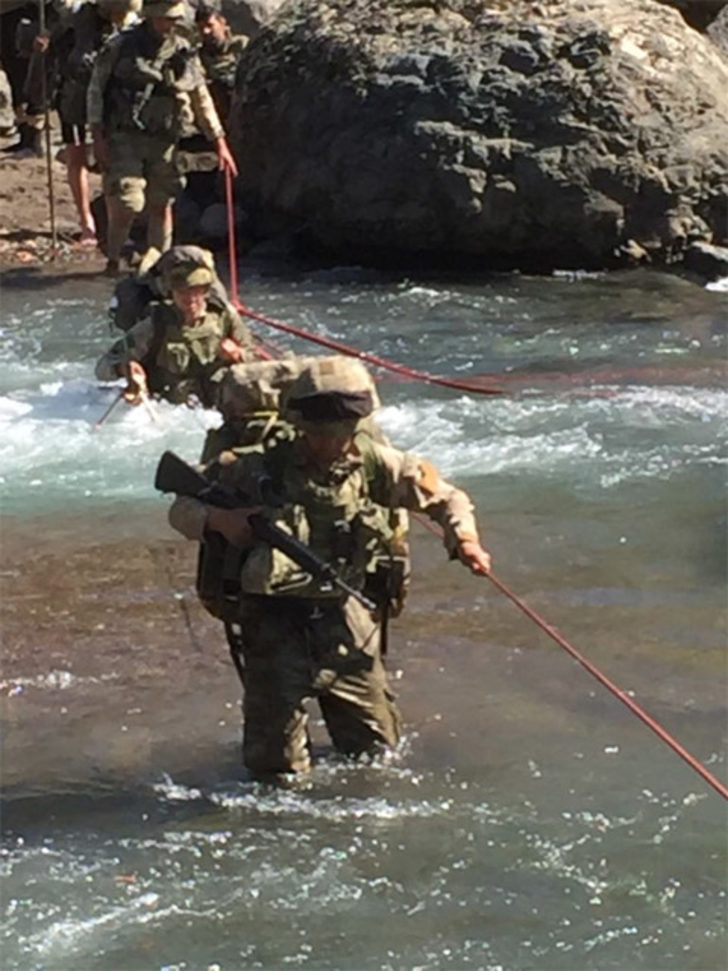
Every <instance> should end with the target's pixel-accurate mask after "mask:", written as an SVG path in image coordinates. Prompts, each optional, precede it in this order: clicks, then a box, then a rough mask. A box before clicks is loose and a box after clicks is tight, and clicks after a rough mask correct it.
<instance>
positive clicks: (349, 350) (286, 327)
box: [225, 167, 505, 395]
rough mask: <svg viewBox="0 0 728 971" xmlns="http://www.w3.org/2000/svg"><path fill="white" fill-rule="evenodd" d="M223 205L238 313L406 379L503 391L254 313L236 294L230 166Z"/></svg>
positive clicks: (479, 391)
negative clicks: (390, 358) (412, 365)
mask: <svg viewBox="0 0 728 971" xmlns="http://www.w3.org/2000/svg"><path fill="white" fill-rule="evenodd" d="M225 204H226V207H227V226H228V263H229V268H230V293H231V296H232V304H233V306H234V307H235V309H236V310H237V311H238V312H239V313H241V314H244V315H245V316H246V317H250V318H251V319H252V320H258V321H260V322H261V323H262V324H266V326H268V327H273V328H275V329H276V330H281V331H283V332H284V333H286V334H293V335H294V336H295V337H300V338H302V339H303V340H306V341H312V342H313V343H314V344H320V345H321V346H322V347H327V348H328V349H329V350H332V351H336V352H337V353H339V354H345V355H347V357H358V358H359V359H360V360H362V361H367V362H368V363H369V364H373V365H374V366H375V367H380V368H384V369H385V370H386V371H393V372H394V373H395V374H401V375H404V376H405V377H407V378H414V379H416V380H418V381H425V382H426V383H427V384H437V385H440V386H441V387H443V388H455V389H456V390H457V391H469V392H471V393H472V394H488V395H494V394H505V391H503V390H502V389H501V388H497V387H495V386H494V385H482V384H475V383H473V382H471V381H460V380H458V379H457V378H444V377H440V376H438V375H435V374H427V373H426V372H425V371H415V370H414V369H413V368H408V367H405V365H404V364H397V363H396V362H394V361H388V360H386V359H385V358H383V357H378V356H377V355H376V354H368V353H367V352H366V351H359V350H357V349H356V348H354V347H349V346H348V345H347V344H342V343H341V342H340V341H335V340H332V339H331V338H328V337H318V336H317V335H316V334H311V333H309V332H308V331H307V330H303V329H302V328H300V327H294V326H293V325H292V324H285V323H283V321H281V320H274V319H273V318H272V317H266V315H265V314H260V313H257V312H256V311H255V310H249V309H248V307H246V306H245V304H244V303H243V302H242V301H241V300H240V297H239V295H238V260H237V254H236V250H235V210H234V203H233V177H232V173H231V171H230V169H229V168H227V167H226V168H225Z"/></svg>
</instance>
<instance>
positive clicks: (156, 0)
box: [142, 0, 190, 20]
mask: <svg viewBox="0 0 728 971" xmlns="http://www.w3.org/2000/svg"><path fill="white" fill-rule="evenodd" d="M189 16H190V7H189V5H188V3H187V0H144V6H143V7H142V17H167V18H168V19H169V20H188V19H189Z"/></svg>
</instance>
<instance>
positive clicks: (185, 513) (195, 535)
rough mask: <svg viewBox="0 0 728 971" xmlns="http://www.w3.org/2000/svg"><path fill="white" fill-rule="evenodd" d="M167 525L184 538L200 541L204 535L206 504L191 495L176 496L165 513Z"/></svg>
mask: <svg viewBox="0 0 728 971" xmlns="http://www.w3.org/2000/svg"><path fill="white" fill-rule="evenodd" d="M167 518H168V520H169V525H170V526H171V527H172V529H176V530H177V532H178V533H182V535H183V536H184V537H185V539H195V540H197V541H198V542H200V541H201V540H202V539H203V538H204V536H205V524H206V523H207V506H206V505H205V504H204V502H200V501H199V499H193V498H192V497H191V496H176V497H175V500H174V502H173V503H172V505H171V506H170V507H169V513H168V514H167Z"/></svg>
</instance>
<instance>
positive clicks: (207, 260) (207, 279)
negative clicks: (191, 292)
mask: <svg viewBox="0 0 728 971" xmlns="http://www.w3.org/2000/svg"><path fill="white" fill-rule="evenodd" d="M197 271H202V272H197ZM154 272H155V274H156V275H157V276H158V277H159V281H160V290H161V292H162V293H163V294H165V295H169V293H170V292H171V291H172V290H173V289H177V288H178V287H194V286H206V285H210V284H212V283H214V282H215V281H217V274H216V272H215V257H214V256H213V255H212V253H211V252H210V251H209V250H207V249H203V248H202V247H201V246H173V247H172V248H171V249H168V250H167V251H166V252H165V253H163V254H162V255H161V256H160V257H159V259H158V260H157V262H156V263H155V264H154Z"/></svg>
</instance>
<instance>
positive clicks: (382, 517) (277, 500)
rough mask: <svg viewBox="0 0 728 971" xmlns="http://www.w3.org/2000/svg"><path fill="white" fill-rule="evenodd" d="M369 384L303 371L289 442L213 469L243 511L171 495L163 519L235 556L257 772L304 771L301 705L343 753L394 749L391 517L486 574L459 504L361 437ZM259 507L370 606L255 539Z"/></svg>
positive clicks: (345, 363)
mask: <svg viewBox="0 0 728 971" xmlns="http://www.w3.org/2000/svg"><path fill="white" fill-rule="evenodd" d="M371 387H372V383H371V377H370V376H369V374H368V373H367V371H366V369H365V368H364V367H363V366H362V365H361V364H360V363H359V362H354V361H350V360H348V359H345V358H335V359H333V360H332V359H325V360H322V361H321V362H320V363H318V364H313V365H311V366H309V367H306V368H305V369H304V370H303V372H302V373H301V375H300V377H299V378H298V379H297V380H296V381H295V382H294V383H293V385H292V386H291V388H290V390H289V392H288V398H287V403H286V414H287V417H288V418H289V420H290V421H291V422H292V424H293V426H294V428H295V434H294V435H293V436H292V437H291V438H290V439H288V440H274V441H273V444H272V445H271V446H270V447H268V448H267V447H265V446H264V445H263V446H258V447H253V448H250V449H240V450H236V453H235V455H234V456H231V458H230V461H228V462H225V461H220V462H219V463H217V464H218V469H217V476H218V481H219V483H220V484H222V485H223V486H225V487H226V488H228V489H229V490H231V491H234V492H236V493H237V494H238V495H239V496H240V500H241V507H242V508H237V509H221V508H218V507H216V506H211V505H207V504H205V503H203V502H200V501H198V500H197V499H193V498H188V497H184V498H182V497H178V498H177V499H176V500H175V502H174V504H173V506H172V508H171V510H170V522H171V524H172V525H173V526H174V527H175V528H176V529H178V530H179V531H180V532H181V533H183V534H184V535H185V536H186V537H187V538H189V539H195V540H203V539H204V538H205V536H210V535H211V534H214V533H217V534H220V535H221V536H222V537H224V538H225V539H226V540H227V541H228V543H230V544H231V545H232V546H235V547H238V548H239V549H240V550H242V551H243V553H242V556H241V558H240V559H241V561H242V568H241V570H240V571H239V574H238V578H239V587H240V592H239V596H238V599H237V605H236V608H235V612H236V619H237V623H236V625H235V626H236V629H237V631H238V641H237V651H238V659H237V664H236V666H237V667H238V670H239V672H240V673H241V677H242V681H243V687H244V702H243V711H244V736H243V758H244V762H245V764H246V766H247V767H248V768H249V769H250V770H251V771H252V772H253V773H254V774H256V775H259V776H264V777H265V776H278V775H284V776H285V775H286V774H290V773H302V772H305V771H306V770H308V769H309V767H310V744H309V735H308V729H307V715H306V711H305V708H304V701H305V700H306V699H307V698H311V697H315V698H317V699H318V701H319V704H320V706H321V710H322V713H323V717H324V720H325V722H326V726H327V728H328V731H329V733H330V735H331V738H332V741H333V743H334V746H335V747H336V749H337V750H339V751H340V752H342V753H345V754H347V755H350V756H354V757H356V756H359V755H362V754H364V753H367V754H375V753H376V752H377V751H381V750H383V749H387V748H392V747H394V746H395V745H396V744H397V741H398V739H399V737H400V726H401V722H400V716H399V713H398V711H397V709H396V707H395V705H394V703H393V696H392V694H391V691H390V689H389V685H388V681H387V676H386V673H385V669H384V664H383V660H382V650H381V645H382V634H383V631H382V618H383V617H385V618H386V613H387V610H386V606H387V602H388V601H389V600H390V599H397V595H398V592H397V590H396V583H395V584H393V583H392V578H391V575H390V571H391V570H392V569H393V567H394V559H395V557H394V556H393V551H392V539H393V537H392V526H391V524H392V522H393V519H392V513H394V512H396V511H398V510H401V509H409V510H412V511H417V512H423V513H425V514H426V515H428V516H429V517H430V518H432V519H434V520H435V521H436V522H438V523H439V524H440V525H441V526H442V527H443V529H444V542H445V547H446V549H447V551H448V553H449V554H450V557H451V558H453V559H455V558H458V559H460V560H461V561H462V562H463V563H464V564H465V565H466V566H468V567H469V568H470V569H471V570H472V571H473V572H475V573H480V574H486V573H488V571H489V570H490V555H489V554H488V553H487V552H486V550H484V549H483V547H482V546H481V545H480V541H479V539H478V532H477V526H476V522H475V517H474V512H473V506H472V503H471V501H470V499H469V498H468V496H467V495H466V494H465V493H464V492H462V491H461V490H459V489H457V488H455V486H453V485H451V484H450V483H448V482H446V481H445V480H444V479H443V478H442V477H441V476H440V474H439V473H438V471H437V469H435V467H434V466H433V465H431V464H430V463H429V462H427V461H426V460H424V459H421V458H418V457H417V456H415V455H412V454H408V453H405V452H401V451H399V450H397V449H395V448H392V447H389V446H386V445H382V444H380V443H378V442H375V441H373V440H372V439H371V438H370V437H368V436H361V435H358V434H357V430H358V428H359V426H360V423H361V422H363V421H364V420H365V419H366V418H367V417H368V416H369V415H370V414H371V412H372V410H373V402H374V396H373V394H372V390H371ZM221 458H223V459H224V456H223V457H221ZM260 510H262V512H263V514H264V515H265V516H266V517H267V518H269V519H270V520H271V521H272V522H273V523H274V524H276V525H278V526H280V527H281V528H282V529H283V530H285V531H287V532H289V533H292V534H293V535H294V536H295V537H297V538H298V539H299V540H301V541H302V542H303V543H305V544H307V545H308V546H309V547H310V549H312V550H313V551H314V552H315V553H317V554H318V555H319V556H320V557H321V558H322V559H324V560H326V561H327V562H328V563H330V564H332V565H333V566H334V567H335V568H336V570H337V572H338V574H339V576H340V577H341V578H342V579H344V580H345V581H346V582H347V583H348V584H350V585H351V586H353V587H354V588H356V589H358V590H361V591H363V592H365V593H367V594H368V595H369V596H370V598H371V599H373V600H374V601H376V603H377V604H378V609H377V611H376V612H372V611H370V610H368V609H366V608H365V607H364V606H362V605H361V604H360V603H359V602H357V601H356V600H355V599H354V598H353V597H351V596H347V597H345V598H343V599H342V596H341V594H340V593H339V591H338V590H336V589H335V588H331V587H329V586H327V585H325V584H324V585H322V584H321V583H320V582H319V581H316V580H314V579H313V578H312V577H311V576H310V575H308V574H306V573H303V572H302V570H301V569H300V567H298V566H297V565H296V564H295V563H294V562H293V561H292V560H290V559H289V558H288V557H287V556H286V555H285V554H283V553H282V552H280V551H279V550H277V549H273V548H272V547H271V546H270V545H269V544H267V543H264V542H261V541H260V540H257V539H255V537H254V535H253V533H252V530H251V526H250V523H249V522H248V516H249V515H250V513H251V512H253V511H260Z"/></svg>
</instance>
